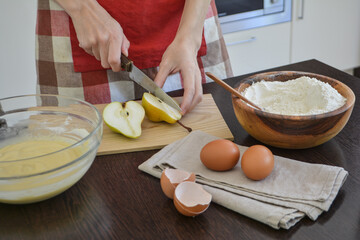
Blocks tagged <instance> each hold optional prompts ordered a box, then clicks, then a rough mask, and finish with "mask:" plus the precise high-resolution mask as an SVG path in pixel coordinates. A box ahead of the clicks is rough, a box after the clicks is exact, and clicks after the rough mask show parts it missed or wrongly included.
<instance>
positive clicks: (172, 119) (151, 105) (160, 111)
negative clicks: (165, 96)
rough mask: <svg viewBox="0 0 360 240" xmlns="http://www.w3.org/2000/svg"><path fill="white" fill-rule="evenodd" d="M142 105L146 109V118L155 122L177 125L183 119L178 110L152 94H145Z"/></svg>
mask: <svg viewBox="0 0 360 240" xmlns="http://www.w3.org/2000/svg"><path fill="white" fill-rule="evenodd" d="M142 105H143V107H144V109H145V113H146V116H147V117H148V119H149V120H150V121H153V122H161V121H165V122H168V123H176V122H177V121H178V120H180V119H181V117H182V116H181V113H180V112H179V111H178V110H176V109H175V108H173V107H171V106H169V105H168V104H166V103H165V102H164V101H162V100H161V99H159V98H157V97H155V96H154V95H152V94H151V93H144V95H143V97H142Z"/></svg>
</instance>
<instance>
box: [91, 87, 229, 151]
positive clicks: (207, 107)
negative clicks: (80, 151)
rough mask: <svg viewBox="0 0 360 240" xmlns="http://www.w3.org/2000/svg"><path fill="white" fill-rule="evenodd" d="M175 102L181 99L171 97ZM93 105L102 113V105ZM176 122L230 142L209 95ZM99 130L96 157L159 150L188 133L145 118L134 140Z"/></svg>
mask: <svg viewBox="0 0 360 240" xmlns="http://www.w3.org/2000/svg"><path fill="white" fill-rule="evenodd" d="M175 100H176V101H178V102H181V97H179V98H175ZM95 106H96V107H97V108H98V109H99V111H100V112H101V113H102V111H103V109H104V107H105V106H106V104H99V105H95ZM180 121H181V122H182V123H183V124H184V125H185V126H187V127H190V128H192V130H201V131H204V132H206V133H209V134H212V135H215V136H218V137H220V138H225V139H229V140H233V139H234V136H233V135H232V133H231V132H230V129H229V128H228V126H227V125H226V123H225V121H224V119H223V117H222V115H221V113H220V111H219V109H218V108H217V106H216V104H215V101H214V99H213V97H212V96H211V94H205V95H204V96H203V100H202V102H201V103H199V104H198V105H197V106H196V107H195V109H194V110H192V111H191V112H190V113H188V114H186V115H185V116H184V117H183V118H182V119H181V120H180ZM103 129H104V131H103V138H102V141H101V144H100V147H99V149H98V152H97V155H107V154H115V153H125V152H136V151H143V150H150V149H160V148H163V147H164V146H166V145H168V144H169V143H172V142H174V141H176V140H178V139H181V138H183V137H185V136H186V135H187V134H189V132H188V131H187V130H186V129H185V128H183V127H181V126H180V125H179V124H178V123H174V124H169V123H165V122H160V123H154V122H151V121H149V120H148V119H147V117H145V119H144V121H143V123H142V134H141V136H140V137H139V138H137V139H131V138H127V137H124V136H123V135H121V134H119V133H114V132H112V131H111V130H110V129H109V127H108V126H106V125H105V124H104V128H103Z"/></svg>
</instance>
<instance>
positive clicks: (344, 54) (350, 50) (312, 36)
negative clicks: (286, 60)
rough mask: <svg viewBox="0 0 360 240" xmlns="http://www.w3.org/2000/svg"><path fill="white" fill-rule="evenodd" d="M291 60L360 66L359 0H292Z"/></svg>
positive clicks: (344, 66)
mask: <svg viewBox="0 0 360 240" xmlns="http://www.w3.org/2000/svg"><path fill="white" fill-rule="evenodd" d="M292 16H293V18H292V22H291V62H292V63H294V62H299V61H303V60H307V59H310V58H316V59H318V60H320V61H322V62H325V63H327V64H329V65H331V66H333V67H336V68H338V69H341V70H346V69H350V68H355V67H357V66H360V1H359V0H343V1H339V0H316V1H314V0H294V1H293V15H292Z"/></svg>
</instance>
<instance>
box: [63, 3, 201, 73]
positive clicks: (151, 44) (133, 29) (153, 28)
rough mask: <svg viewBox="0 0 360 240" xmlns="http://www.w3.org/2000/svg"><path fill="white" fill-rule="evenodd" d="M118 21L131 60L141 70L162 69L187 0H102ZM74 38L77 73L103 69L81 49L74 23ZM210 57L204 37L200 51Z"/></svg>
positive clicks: (73, 54) (103, 4) (103, 5)
mask: <svg viewBox="0 0 360 240" xmlns="http://www.w3.org/2000/svg"><path fill="white" fill-rule="evenodd" d="M98 2H99V4H100V5H101V6H102V7H103V8H104V9H105V10H106V11H108V13H109V14H110V15H111V16H112V17H113V18H114V19H115V20H117V21H118V22H119V23H120V25H121V27H122V28H123V31H124V34H125V36H126V37H127V38H128V39H129V41H130V48H129V58H130V59H131V60H133V62H134V64H135V65H136V66H137V67H139V68H140V69H144V68H151V67H157V66H159V64H160V62H161V58H162V55H163V53H164V52H165V50H166V48H167V47H168V46H169V44H170V43H171V42H172V41H173V39H174V37H175V35H176V32H177V29H178V26H179V23H180V19H181V16H182V12H183V8H184V4H185V1H184V0H129V1H125V0H123V1H120V0H98ZM69 25H70V39H71V48H72V56H73V61H74V70H75V72H88V71H94V70H103V69H104V68H103V67H102V66H101V63H100V61H98V60H96V58H95V57H93V56H91V55H89V54H87V53H86V52H85V51H84V50H83V49H82V48H80V47H79V42H78V39H77V37H76V32H75V29H74V26H73V23H72V21H70V23H69ZM205 54H206V43H205V39H204V35H203V37H202V44H201V47H200V50H199V52H198V55H199V56H203V55H205Z"/></svg>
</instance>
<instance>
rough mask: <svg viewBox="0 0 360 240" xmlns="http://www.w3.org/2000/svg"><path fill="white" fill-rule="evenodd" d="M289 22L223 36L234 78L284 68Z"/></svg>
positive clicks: (287, 52)
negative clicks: (278, 67) (282, 66)
mask: <svg viewBox="0 0 360 240" xmlns="http://www.w3.org/2000/svg"><path fill="white" fill-rule="evenodd" d="M290 29H291V24H290V22H286V23H280V24H275V25H270V26H266V27H261V28H254V29H250V30H245V31H238V32H233V33H228V34H224V39H225V43H226V45H227V49H228V52H229V57H230V62H231V66H232V69H233V73H234V75H235V76H238V75H242V74H245V73H249V72H254V71H259V70H262V69H267V68H271V67H274V66H280V65H284V64H288V63H289V61H290V59H289V56H290V32H291V31H290Z"/></svg>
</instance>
